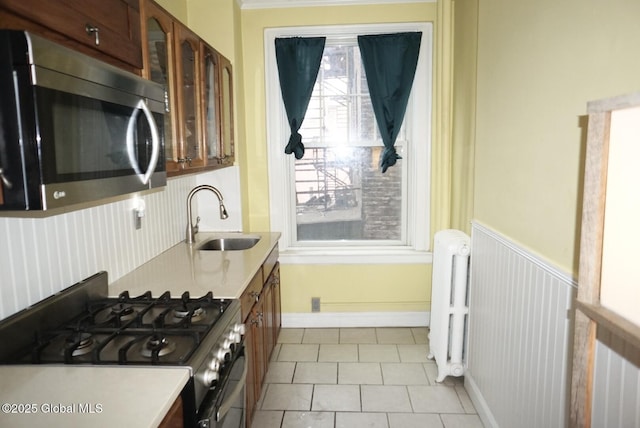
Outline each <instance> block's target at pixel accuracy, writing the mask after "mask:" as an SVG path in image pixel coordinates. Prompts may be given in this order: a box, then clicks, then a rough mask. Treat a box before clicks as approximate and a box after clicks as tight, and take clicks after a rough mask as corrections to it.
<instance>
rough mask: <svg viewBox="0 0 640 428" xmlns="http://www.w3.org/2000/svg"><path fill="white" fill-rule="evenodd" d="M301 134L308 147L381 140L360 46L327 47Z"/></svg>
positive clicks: (401, 136) (401, 137)
mask: <svg viewBox="0 0 640 428" xmlns="http://www.w3.org/2000/svg"><path fill="white" fill-rule="evenodd" d="M300 134H302V136H303V140H304V143H305V145H306V146H307V147H309V146H310V145H331V144H337V143H342V144H344V143H357V142H364V141H369V142H373V141H377V142H379V141H381V139H380V132H379V131H378V125H377V123H376V120H375V116H374V114H373V108H372V106H371V98H370V97H369V88H368V86H367V79H366V75H365V73H364V67H363V66H362V62H361V60H360V50H359V49H358V46H357V45H355V44H354V45H344V46H327V47H325V50H324V55H323V58H322V63H321V65H320V70H319V72H318V78H317V80H316V84H315V86H314V88H313V93H312V95H311V100H310V101H309V107H308V108H307V112H306V114H305V119H304V122H303V124H302V127H301V130H300ZM399 138H400V139H403V138H404V136H403V135H400V136H399Z"/></svg>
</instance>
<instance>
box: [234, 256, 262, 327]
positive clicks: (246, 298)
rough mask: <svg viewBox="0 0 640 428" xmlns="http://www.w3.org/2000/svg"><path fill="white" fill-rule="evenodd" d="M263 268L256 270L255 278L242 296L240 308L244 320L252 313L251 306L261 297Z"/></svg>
mask: <svg viewBox="0 0 640 428" xmlns="http://www.w3.org/2000/svg"><path fill="white" fill-rule="evenodd" d="M263 284H264V283H263V280H262V268H260V269H259V270H258V272H256V274H255V275H254V276H253V279H252V280H251V282H250V283H249V285H248V286H247V288H246V289H245V290H244V293H242V295H241V296H240V308H241V314H242V320H243V321H244V320H246V319H247V316H248V315H249V314H250V313H251V308H253V305H254V304H255V303H256V302H257V301H258V299H259V298H260V293H261V292H262V285H263Z"/></svg>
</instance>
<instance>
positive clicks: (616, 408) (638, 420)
mask: <svg viewBox="0 0 640 428" xmlns="http://www.w3.org/2000/svg"><path fill="white" fill-rule="evenodd" d="M591 426H592V427H624V428H640V349H638V348H635V347H633V346H632V345H631V344H629V343H627V342H625V341H623V340H621V339H620V338H618V337H615V336H613V335H612V334H611V333H610V332H609V331H607V330H605V329H604V328H601V327H600V328H598V333H597V341H596V357H595V361H594V376H593V404H592V413H591Z"/></svg>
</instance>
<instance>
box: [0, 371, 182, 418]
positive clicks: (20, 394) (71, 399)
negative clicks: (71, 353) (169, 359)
mask: <svg viewBox="0 0 640 428" xmlns="http://www.w3.org/2000/svg"><path fill="white" fill-rule="evenodd" d="M189 376H190V372H189V369H188V368H185V367H171V368H153V367H139V366H136V367H113V366H73V367H71V366H42V365H33V366H0V405H1V406H2V408H1V409H0V426H2V427H12V428H18V427H34V426H49V427H74V426H76V427H79V426H86V427H89V426H90V427H94V428H97V427H117V426H122V427H157V426H158V424H159V423H160V422H162V419H163V418H164V416H165V415H166V413H167V412H168V411H169V409H170V408H171V405H172V404H173V402H174V401H175V400H176V398H177V397H178V395H180V391H182V388H183V387H184V385H185V384H186V382H187V380H188V379H189Z"/></svg>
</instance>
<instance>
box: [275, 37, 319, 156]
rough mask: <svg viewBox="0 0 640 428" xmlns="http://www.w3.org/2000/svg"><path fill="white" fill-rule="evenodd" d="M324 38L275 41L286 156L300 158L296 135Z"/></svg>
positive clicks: (300, 151) (315, 72)
mask: <svg viewBox="0 0 640 428" xmlns="http://www.w3.org/2000/svg"><path fill="white" fill-rule="evenodd" d="M325 39H326V38H325V37H291V38H284V39H283V38H276V61H277V62H278V76H279V77H280V89H281V91H282V100H283V101H284V108H285V110H286V111H287V119H288V120H289V127H290V128H291V137H289V143H288V144H287V147H286V148H285V149H284V152H285V153H286V154H291V153H293V154H294V155H295V157H296V159H302V156H304V144H302V136H301V135H300V134H299V133H298V130H299V129H300V126H302V121H303V120H304V115H305V113H306V112H307V107H308V106H309V100H310V99H311V93H312V92H313V85H314V84H315V83H316V78H317V77H318V70H319V69H320V61H321V60H322V53H323V52H324V42H325Z"/></svg>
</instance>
